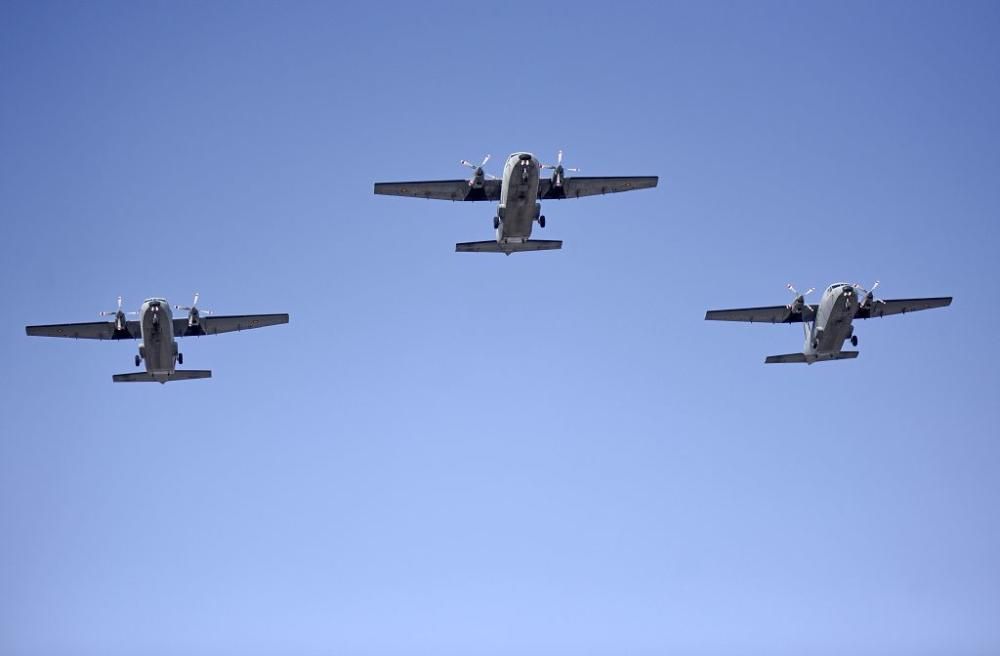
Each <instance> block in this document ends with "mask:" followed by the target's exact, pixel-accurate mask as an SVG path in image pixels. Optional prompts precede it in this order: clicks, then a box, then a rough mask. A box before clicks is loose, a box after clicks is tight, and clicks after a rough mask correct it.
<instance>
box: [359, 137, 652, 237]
mask: <svg viewBox="0 0 1000 656" xmlns="http://www.w3.org/2000/svg"><path fill="white" fill-rule="evenodd" d="M489 159H490V156H489V155H487V156H486V157H485V158H483V161H482V162H481V163H480V164H478V165H476V164H473V163H472V162H469V161H467V160H464V159H463V160H462V161H461V162H460V164H461V165H462V166H465V167H468V168H470V169H472V170H473V174H472V177H471V178H469V179H468V180H433V181H426V182H376V183H375V193H376V194H384V195H388V196H413V197H415V198H435V199H438V200H452V201H458V200H460V201H477V200H486V201H499V202H500V204H499V206H498V207H497V211H496V215H494V217H493V229H494V230H495V231H496V239H495V240H490V241H472V242H465V243H461V244H455V250H456V251H458V252H460V253H504V254H506V255H510V254H511V253H519V252H522V251H546V250H553V249H557V248H562V242H561V241H554V240H547V239H531V238H530V237H531V228H532V226H533V224H534V223H535V222H536V221H537V222H538V226H539V227H540V228H544V227H545V216H544V215H543V214H542V204H541V203H539V202H538V201H540V200H550V199H562V198H581V197H583V196H595V195H598V194H613V193H617V192H620V191H632V190H635V189H646V188H649V187H655V186H656V183H657V180H658V178H657V177H656V176H645V177H642V176H634V177H618V178H587V177H572V178H568V177H566V173H567V172H576V171H578V169H569V168H565V167H564V166H563V163H562V159H563V154H562V151H561V150H560V151H559V154H558V156H557V158H556V163H555V164H542V163H541V162H539V161H538V160H537V159H535V156H534V155H532V154H531V153H514V154H513V155H511V156H510V157H508V158H507V163H506V164H505V165H504V167H503V178H502V179H497V178H495V177H494V176H491V175H489V174H487V173H485V172H484V171H483V167H484V166H486V162H488V161H489ZM543 169H551V170H552V175H551V177H546V178H542V177H541V171H542V170H543Z"/></svg>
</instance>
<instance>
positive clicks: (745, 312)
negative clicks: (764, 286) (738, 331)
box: [705, 305, 816, 323]
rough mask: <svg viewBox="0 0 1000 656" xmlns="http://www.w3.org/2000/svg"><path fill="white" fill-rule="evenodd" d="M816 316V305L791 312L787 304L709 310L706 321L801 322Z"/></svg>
mask: <svg viewBox="0 0 1000 656" xmlns="http://www.w3.org/2000/svg"><path fill="white" fill-rule="evenodd" d="M815 316H816V306H815V305H806V306H804V307H803V308H802V312H792V311H791V310H789V309H788V306H787V305H770V306H767V307H756V308H740V309H735V310H709V311H708V312H706V313H705V320H706V321H745V322H747V323H802V322H803V321H812V320H813V317H815Z"/></svg>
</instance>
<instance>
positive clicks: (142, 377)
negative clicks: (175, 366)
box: [111, 369, 212, 384]
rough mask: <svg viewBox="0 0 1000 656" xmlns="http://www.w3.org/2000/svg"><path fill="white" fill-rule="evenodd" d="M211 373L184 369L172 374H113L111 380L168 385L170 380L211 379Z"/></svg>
mask: <svg viewBox="0 0 1000 656" xmlns="http://www.w3.org/2000/svg"><path fill="white" fill-rule="evenodd" d="M211 377H212V372H211V371H208V370H207V369H184V370H177V371H174V372H173V373H167V372H163V373H160V372H153V373H151V372H148V371H146V372H143V373H140V374H115V375H114V376H112V377H111V380H113V381H115V382H116V383H160V384H163V383H169V382H170V381H172V380H194V379H196V378H211Z"/></svg>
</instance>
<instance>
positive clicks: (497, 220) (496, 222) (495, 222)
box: [493, 216, 500, 230]
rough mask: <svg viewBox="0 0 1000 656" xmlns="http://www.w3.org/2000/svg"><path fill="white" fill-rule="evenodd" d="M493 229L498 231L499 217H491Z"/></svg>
mask: <svg viewBox="0 0 1000 656" xmlns="http://www.w3.org/2000/svg"><path fill="white" fill-rule="evenodd" d="M493 229H494V230H499V229H500V217H499V216H494V217H493Z"/></svg>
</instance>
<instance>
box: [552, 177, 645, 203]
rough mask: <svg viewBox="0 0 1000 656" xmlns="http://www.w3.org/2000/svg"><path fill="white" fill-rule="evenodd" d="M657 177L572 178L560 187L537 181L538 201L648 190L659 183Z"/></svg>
mask: <svg viewBox="0 0 1000 656" xmlns="http://www.w3.org/2000/svg"><path fill="white" fill-rule="evenodd" d="M659 180H660V178H659V176H655V175H648V176H643V175H634V176H622V177H617V178H597V177H574V178H565V179H564V180H563V183H562V185H561V186H556V185H553V184H552V180H551V179H547V180H539V182H538V199H539V200H552V199H560V198H582V197H583V196H599V195H602V194H617V193H621V192H623V191H635V190H636V189H650V188H652V187H655V186H656V185H657V183H658V182H659Z"/></svg>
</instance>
